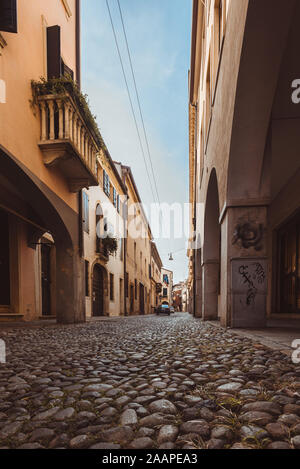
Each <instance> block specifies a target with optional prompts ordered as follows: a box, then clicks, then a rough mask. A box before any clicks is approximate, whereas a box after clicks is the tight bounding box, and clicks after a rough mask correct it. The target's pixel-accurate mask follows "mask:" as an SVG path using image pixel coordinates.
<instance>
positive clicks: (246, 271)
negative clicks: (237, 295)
mask: <svg viewBox="0 0 300 469" xmlns="http://www.w3.org/2000/svg"><path fill="white" fill-rule="evenodd" d="M251 267H252V269H251ZM251 267H250V268H249V265H241V266H240V268H239V274H240V276H241V278H242V281H243V283H244V285H246V286H247V288H248V290H247V293H246V305H247V306H251V305H252V304H253V303H254V302H255V298H256V295H257V293H258V288H257V287H256V285H255V283H256V282H257V283H258V284H262V283H264V282H265V279H266V273H265V270H264V268H263V266H262V265H261V264H260V263H259V262H255V263H252V264H251Z"/></svg>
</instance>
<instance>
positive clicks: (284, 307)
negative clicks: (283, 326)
mask: <svg viewBox="0 0 300 469" xmlns="http://www.w3.org/2000/svg"><path fill="white" fill-rule="evenodd" d="M279 237H280V241H279V246H280V266H279V277H280V285H279V288H280V310H279V311H278V312H280V313H293V314H295V313H300V215H298V216H297V217H295V218H294V219H293V220H292V221H291V222H290V223H289V224H288V225H286V226H285V227H284V228H283V229H282V230H281V231H280V234H279Z"/></svg>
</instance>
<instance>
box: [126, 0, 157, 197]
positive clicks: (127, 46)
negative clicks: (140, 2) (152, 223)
mask: <svg viewBox="0 0 300 469" xmlns="http://www.w3.org/2000/svg"><path fill="white" fill-rule="evenodd" d="M117 1H118V6H119V12H120V16H121V22H122V27H123V32H124V37H125V42H126V48H127V53H128V58H129V63H130V68H131V73H132V78H133V83H134V88H135V94H136V98H137V102H138V107H139V112H140V117H141V121H142V126H143V131H144V137H145V142H146V146H147V151H148V157H149V161H150V167H151V171H152V177H153V181H154V185H155V191H156V196H157V200H158V202H159V204H160V197H159V193H158V188H157V182H156V177H155V173H154V169H153V162H152V157H151V152H150V146H149V140H148V136H147V132H146V127H145V121H144V116H143V113H142V107H141V101H140V96H139V92H138V88H137V84H136V78H135V72H134V68H133V64H132V58H131V53H130V48H129V43H128V38H127V33H126V28H125V24H124V19H123V13H122V9H121V5H120V0H117Z"/></svg>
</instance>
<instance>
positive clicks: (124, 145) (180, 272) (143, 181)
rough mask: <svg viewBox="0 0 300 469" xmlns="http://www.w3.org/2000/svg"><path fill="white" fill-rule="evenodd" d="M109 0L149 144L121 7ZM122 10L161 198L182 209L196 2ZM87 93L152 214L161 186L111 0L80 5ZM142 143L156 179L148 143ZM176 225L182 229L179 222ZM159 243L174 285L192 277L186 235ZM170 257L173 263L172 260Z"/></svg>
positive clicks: (154, 2) (126, 3)
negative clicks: (191, 41) (129, 58)
mask: <svg viewBox="0 0 300 469" xmlns="http://www.w3.org/2000/svg"><path fill="white" fill-rule="evenodd" d="M108 1H109V6H110V9H111V14H112V17H113V22H114V26H115V30H116V34H117V37H118V41H119V46H120V51H121V55H122V59H123V62H124V68H125V71H126V75H127V79H128V83H129V89H130V92H131V96H132V100H133V105H134V108H135V112H136V116H137V119H138V126H139V129H140V133H141V136H142V138H143V131H142V125H141V120H140V118H139V110H138V106H137V101H136V99H135V92H134V85H133V80H132V75H131V71H130V65H129V60H128V55H127V50H126V43H125V40H124V35H123V29H122V23H121V20H120V14H119V10H118V3H117V0H108ZM120 5H121V9H122V13H123V19H124V23H125V28H126V32H127V38H128V43H129V48H130V52H131V57H132V63H133V67H134V71H135V76H136V83H137V88H138V91H139V96H140V102H141V108H142V113H143V117H144V122H145V127H146V132H147V136H148V142H149V148H150V154H151V158H152V164H153V168H154V173H155V178H156V183H157V188H158V194H159V199H160V202H161V203H168V204H174V203H179V204H181V205H182V206H183V204H186V203H188V200H189V194H188V163H189V157H188V69H189V62H190V36H191V32H190V28H191V15H192V0H120ZM82 90H83V92H84V93H86V94H87V95H88V97H89V101H90V107H91V109H92V111H93V113H94V114H95V115H96V116H97V122H98V125H99V128H100V131H101V134H102V136H103V138H104V141H105V143H106V146H107V147H108V149H109V152H110V154H111V156H112V158H113V160H115V161H121V162H122V163H123V164H125V165H128V166H130V167H131V169H132V172H133V176H134V178H135V181H136V184H137V187H138V190H139V193H140V196H141V199H142V202H143V203H144V204H145V208H146V210H147V207H148V208H149V204H151V203H153V202H155V200H154V196H153V192H154V194H155V185H154V182H153V180H152V187H153V191H151V186H150V183H149V180H148V177H147V171H146V169H145V163H144V159H143V154H142V151H141V148H140V143H139V139H138V135H137V131H136V127H135V124H134V119H133V117H132V113H131V108H130V102H129V99H128V95H127V91H126V86H125V82H124V78H123V75H122V68H121V65H120V61H119V57H118V52H117V48H116V44H115V40H114V35H113V30H112V26H111V22H110V18H109V14H108V9H107V5H106V0H83V1H82ZM142 141H143V146H144V151H145V155H146V158H147V164H148V172H149V174H150V176H152V173H151V167H150V163H149V160H148V154H147V150H146V145H145V141H144V140H142ZM150 223H151V221H150ZM162 223H163V224H165V223H166V220H163V222H162ZM174 223H175V224H177V225H178V224H180V221H177V222H174ZM187 224H188V220H187V217H186V219H185V227H184V228H185V230H184V229H182V231H185V232H186V231H187ZM163 228H164V229H166V228H167V227H166V225H163ZM177 228H178V226H177ZM172 231H173V228H172ZM179 231H180V230H179ZM186 234H188V233H186ZM155 241H156V243H157V247H158V250H159V253H160V256H161V258H162V262H163V265H164V267H166V268H167V269H170V270H173V272H174V281H175V282H179V281H181V280H184V279H185V278H187V268H188V264H187V263H188V259H187V256H186V248H187V236H186V235H185V234H184V233H182V236H180V237H179V234H177V235H176V237H175V236H174V235H171V238H170V239H162V237H159V238H156V239H155ZM171 252H172V253H173V257H174V261H169V256H168V254H169V253H171Z"/></svg>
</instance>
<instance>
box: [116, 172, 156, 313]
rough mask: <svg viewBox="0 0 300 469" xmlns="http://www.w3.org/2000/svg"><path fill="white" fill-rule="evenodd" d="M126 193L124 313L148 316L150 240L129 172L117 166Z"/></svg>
mask: <svg viewBox="0 0 300 469" xmlns="http://www.w3.org/2000/svg"><path fill="white" fill-rule="evenodd" d="M121 171H122V178H123V184H124V186H125V187H126V191H127V218H126V240H125V256H126V257H125V272H126V273H125V312H126V314H127V315H137V314H140V315H144V314H150V313H151V284H152V282H151V243H152V241H153V236H152V233H151V229H150V226H149V223H148V221H147V218H146V216H145V213H144V210H143V206H142V201H141V198H140V196H139V192H138V189H137V186H136V183H135V181H134V178H133V174H132V171H131V168H130V167H128V166H124V165H121Z"/></svg>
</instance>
